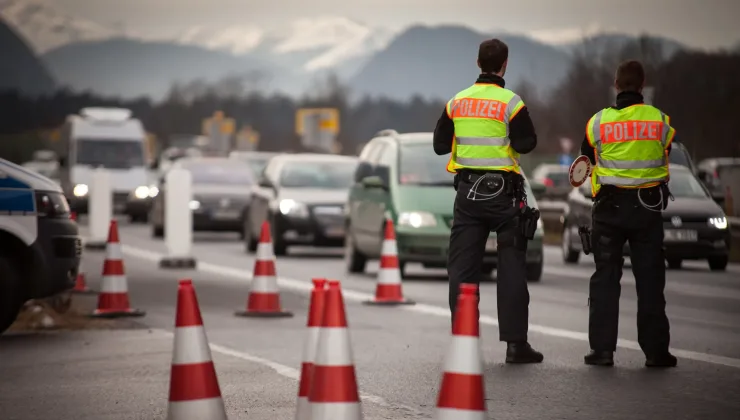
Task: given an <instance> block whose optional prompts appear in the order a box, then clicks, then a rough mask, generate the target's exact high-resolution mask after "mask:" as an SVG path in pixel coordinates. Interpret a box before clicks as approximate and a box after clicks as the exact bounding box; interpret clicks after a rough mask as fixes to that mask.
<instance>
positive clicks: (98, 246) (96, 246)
mask: <svg viewBox="0 0 740 420" xmlns="http://www.w3.org/2000/svg"><path fill="white" fill-rule="evenodd" d="M107 245H108V243H107V242H106V241H103V242H98V241H91V242H88V241H85V249H89V250H91V251H105V247H106V246H107Z"/></svg>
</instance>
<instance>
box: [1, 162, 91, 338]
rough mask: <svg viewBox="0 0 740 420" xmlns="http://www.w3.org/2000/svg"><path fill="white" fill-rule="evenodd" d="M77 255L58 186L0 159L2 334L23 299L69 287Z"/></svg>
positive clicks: (77, 242)
mask: <svg viewBox="0 0 740 420" xmlns="http://www.w3.org/2000/svg"><path fill="white" fill-rule="evenodd" d="M81 254H82V243H81V240H80V236H79V232H78V228H77V223H76V222H74V221H73V220H72V219H71V218H70V209H69V204H68V203H67V200H66V199H65V198H64V194H63V193H62V189H61V188H60V186H59V185H58V184H57V183H55V182H54V181H52V180H50V179H49V178H46V177H44V176H42V175H39V174H37V173H35V172H32V171H30V170H28V169H26V168H23V167H21V166H18V165H15V164H13V163H11V162H8V161H7V160H4V159H0V333H2V332H3V331H5V330H6V329H7V328H8V327H9V326H10V324H12V323H13V321H15V318H16V316H17V315H18V311H19V310H20V308H21V306H22V305H23V303H24V302H26V301H27V300H29V299H39V298H44V297H49V296H53V295H55V294H57V293H60V292H63V291H65V290H68V289H70V288H72V287H73V286H74V281H75V278H76V277H77V270H78V266H79V264H80V257H81Z"/></svg>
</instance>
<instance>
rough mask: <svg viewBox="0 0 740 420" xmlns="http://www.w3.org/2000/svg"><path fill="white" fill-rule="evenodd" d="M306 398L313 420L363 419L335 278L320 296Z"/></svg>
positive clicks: (340, 299) (350, 344)
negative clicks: (316, 341)
mask: <svg viewBox="0 0 740 420" xmlns="http://www.w3.org/2000/svg"><path fill="white" fill-rule="evenodd" d="M308 401H309V403H310V405H311V416H312V417H311V418H312V419H314V420H323V419H341V420H362V418H363V417H362V407H361V405H360V394H359V391H358V390H357V378H356V376H355V366H354V361H353V357H352V343H350V337H349V331H348V329H347V316H346V315H345V311H344V299H343V298H342V290H341V288H340V285H339V282H338V281H336V280H330V281H329V288H328V289H327V291H326V296H325V298H324V316H323V317H322V320H321V330H320V332H319V345H318V348H317V351H316V362H315V363H314V366H313V370H312V372H311V389H310V391H309V398H308Z"/></svg>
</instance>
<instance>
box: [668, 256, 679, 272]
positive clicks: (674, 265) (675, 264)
mask: <svg viewBox="0 0 740 420" xmlns="http://www.w3.org/2000/svg"><path fill="white" fill-rule="evenodd" d="M666 261H667V262H668V268H670V269H671V270H680V269H681V265H682V264H683V260H682V259H680V258H667V259H666Z"/></svg>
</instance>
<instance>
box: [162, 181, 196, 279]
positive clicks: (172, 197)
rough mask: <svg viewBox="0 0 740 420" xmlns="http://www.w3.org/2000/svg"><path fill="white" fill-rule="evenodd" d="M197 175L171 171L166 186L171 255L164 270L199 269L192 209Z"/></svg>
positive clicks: (166, 225)
mask: <svg viewBox="0 0 740 420" xmlns="http://www.w3.org/2000/svg"><path fill="white" fill-rule="evenodd" d="M192 184H193V176H192V175H191V174H190V171H188V170H185V169H171V170H169V171H168V172H167V175H166V179H165V184H164V240H165V244H166V245H167V256H166V257H164V258H162V260H161V261H160V263H159V266H160V267H162V268H195V265H196V263H195V258H193V256H192V249H193V211H192V210H191V209H190V201H191V200H192V198H193V193H192Z"/></svg>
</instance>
